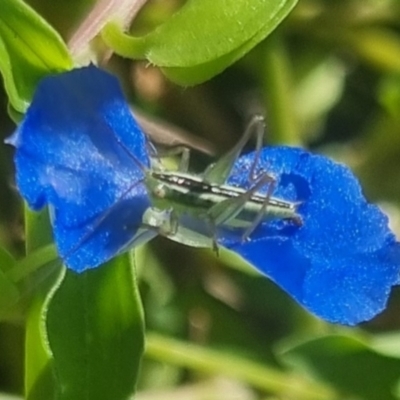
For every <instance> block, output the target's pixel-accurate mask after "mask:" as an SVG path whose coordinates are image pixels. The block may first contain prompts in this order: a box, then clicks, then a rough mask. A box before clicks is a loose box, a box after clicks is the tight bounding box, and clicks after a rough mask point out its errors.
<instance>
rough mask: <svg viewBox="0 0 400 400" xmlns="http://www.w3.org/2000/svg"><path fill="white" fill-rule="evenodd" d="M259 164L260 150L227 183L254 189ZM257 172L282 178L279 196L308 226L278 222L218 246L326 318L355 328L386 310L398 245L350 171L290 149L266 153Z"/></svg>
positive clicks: (397, 273) (397, 271)
mask: <svg viewBox="0 0 400 400" xmlns="http://www.w3.org/2000/svg"><path fill="white" fill-rule="evenodd" d="M253 162H254V153H251V154H248V155H246V156H242V157H240V158H239V159H238V161H237V162H236V163H235V166H234V168H233V171H232V173H231V176H230V177H229V179H228V183H229V184H231V185H235V186H239V187H242V188H249V182H248V176H249V171H250V168H251V166H252V164H253ZM257 169H258V172H260V171H267V172H268V173H271V174H273V175H274V176H276V178H277V188H276V190H275V192H274V194H273V195H274V196H275V197H280V198H282V199H285V200H289V201H297V202H301V204H300V206H299V209H298V213H299V214H300V215H301V217H302V220H303V224H302V226H297V225H296V224H293V223H291V222H288V221H284V220H274V221H270V222H266V223H263V224H260V225H259V226H258V227H257V229H256V230H255V231H254V232H253V234H252V237H251V240H250V241H249V242H244V243H242V242H240V241H238V240H231V239H229V237H226V238H223V237H222V238H220V239H219V241H220V243H221V244H223V245H225V246H227V247H228V248H230V249H232V250H233V251H235V252H237V253H238V254H240V255H241V256H242V257H243V258H244V259H246V260H247V261H248V262H250V263H251V264H252V265H254V266H255V268H257V269H258V270H259V271H261V272H262V273H263V274H265V275H267V276H268V277H269V278H270V279H272V280H273V281H274V282H276V283H277V284H278V285H279V286H280V287H281V288H283V289H284V290H285V291H286V292H288V293H289V294H290V295H291V296H292V297H294V298H295V299H296V300H297V301H298V302H299V303H300V304H301V305H302V306H304V307H305V308H307V309H308V310H310V311H311V312H312V313H314V314H316V315H318V316H319V317H321V318H323V319H325V320H327V321H330V322H335V323H341V324H347V325H354V324H357V323H360V322H362V321H366V320H369V319H371V318H372V317H374V316H375V315H376V314H378V313H379V312H381V311H382V310H384V308H385V306H386V302H387V299H388V297H389V294H390V290H391V287H392V286H393V285H397V284H399V283H400V282H399V278H400V244H399V243H398V242H397V241H396V238H395V236H394V235H393V233H392V232H391V231H390V230H389V228H388V219H387V217H386V216H385V215H384V214H383V213H382V212H381V211H380V210H379V208H378V207H376V206H374V205H371V204H369V203H368V202H367V201H366V200H365V198H364V196H363V194H362V192H361V188H360V185H359V184H358V182H357V180H356V178H355V177H354V175H353V174H352V173H351V171H350V170H349V169H348V168H347V167H345V166H344V165H341V164H338V163H335V162H333V161H331V160H329V159H328V158H326V157H323V156H318V155H313V154H311V153H309V152H307V151H305V150H301V149H296V148H290V147H273V148H265V149H263V150H262V152H261V155H260V158H259V162H258V166H257Z"/></svg>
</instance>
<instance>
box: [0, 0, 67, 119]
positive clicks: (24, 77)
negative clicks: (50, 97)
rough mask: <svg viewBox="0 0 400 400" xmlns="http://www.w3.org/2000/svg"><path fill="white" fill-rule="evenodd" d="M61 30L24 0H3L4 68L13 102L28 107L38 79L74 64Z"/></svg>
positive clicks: (0, 65)
mask: <svg viewBox="0 0 400 400" xmlns="http://www.w3.org/2000/svg"><path fill="white" fill-rule="evenodd" d="M71 66H72V61H71V59H70V56H69V54H68V50H67V48H66V46H65V44H64V42H63V41H62V39H61V37H60V36H59V35H58V33H57V32H56V31H55V30H54V29H53V28H52V27H51V26H50V25H49V24H48V23H47V22H46V21H45V20H44V19H42V18H41V17H40V16H39V15H38V14H36V12H35V11H34V10H32V9H31V8H30V7H29V6H28V5H27V4H25V3H24V2H23V1H21V0H2V2H1V13H0V72H1V73H2V75H3V78H4V84H5V88H6V91H7V94H8V96H9V99H10V102H11V104H12V106H13V107H14V108H15V109H16V110H17V111H20V112H23V111H25V109H26V107H27V105H28V103H29V102H30V100H31V97H32V95H33V92H34V90H35V87H36V85H37V83H38V81H39V80H40V79H41V78H43V77H44V76H45V75H48V74H50V73H56V72H60V71H63V70H67V69H69V68H71Z"/></svg>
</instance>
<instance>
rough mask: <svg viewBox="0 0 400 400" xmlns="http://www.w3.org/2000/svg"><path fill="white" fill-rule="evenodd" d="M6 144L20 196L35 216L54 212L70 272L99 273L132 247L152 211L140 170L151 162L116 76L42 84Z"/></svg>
mask: <svg viewBox="0 0 400 400" xmlns="http://www.w3.org/2000/svg"><path fill="white" fill-rule="evenodd" d="M8 143H11V144H13V145H14V146H15V147H16V148H17V151H16V155H15V164H16V171H17V185H18V188H19V191H20V192H21V194H22V196H23V197H24V198H25V200H26V201H27V202H28V204H29V206H30V207H31V208H32V209H34V210H39V209H41V208H42V207H43V206H45V205H49V206H50V211H51V213H52V218H53V226H54V236H55V240H56V243H57V247H58V251H59V254H60V255H61V257H62V258H63V259H64V261H65V263H66V264H67V265H68V266H69V267H70V268H72V269H73V270H75V271H77V272H81V271H83V270H85V269H87V268H93V267H96V266H98V265H100V264H102V263H104V262H105V261H107V260H109V259H110V258H112V257H114V256H115V255H116V254H118V253H119V252H121V251H123V250H125V249H127V248H128V247H130V245H131V244H132V243H131V242H132V240H133V238H134V236H135V233H137V230H138V228H139V226H140V224H141V221H142V214H143V212H144V211H145V210H146V208H147V207H148V206H149V200H148V198H147V192H146V189H145V187H144V185H143V178H144V173H143V170H142V169H141V168H140V167H139V165H138V163H140V164H142V165H143V166H144V167H148V166H149V157H148V154H147V149H146V143H145V138H144V136H143V133H142V132H141V130H140V128H139V126H138V125H137V123H136V122H135V120H134V119H133V117H132V115H131V112H130V110H129V107H128V105H127V103H126V101H125V99H124V96H123V94H122V91H121V88H120V86H119V84H118V81H117V79H116V78H115V77H113V76H112V75H110V74H108V73H106V72H104V71H101V70H99V69H97V68H96V67H94V66H90V67H86V68H82V69H76V70H73V71H70V72H66V73H64V74H60V75H56V76H49V77H47V78H45V79H43V81H41V83H40V84H39V86H38V88H37V90H36V93H35V96H34V98H33V101H32V103H31V105H30V107H29V109H28V111H27V113H26V115H25V118H24V120H23V121H22V123H21V124H20V125H19V127H18V129H17V131H16V132H15V133H14V135H13V136H12V137H11V138H9V139H8ZM134 157H136V161H135V160H134V159H133V158H134ZM147 233H148V234H149V235H150V236H151V235H153V236H154V233H152V232H147Z"/></svg>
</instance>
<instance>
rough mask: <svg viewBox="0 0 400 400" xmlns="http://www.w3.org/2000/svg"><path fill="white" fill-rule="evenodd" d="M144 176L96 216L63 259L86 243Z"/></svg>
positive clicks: (141, 181) (142, 180)
mask: <svg viewBox="0 0 400 400" xmlns="http://www.w3.org/2000/svg"><path fill="white" fill-rule="evenodd" d="M144 179H145V178H142V179H140V180H139V181H137V182H135V183H134V184H132V185H130V186H129V187H128V189H126V190H125V191H124V192H123V193H122V194H121V196H120V197H119V198H118V199H117V200H116V201H115V202H114V204H113V205H112V206H111V207H109V208H108V209H107V210H106V211H104V212H103V213H102V214H101V215H100V216H98V217H97V218H96V219H95V221H94V224H93V225H91V226H90V230H88V231H87V232H86V233H85V234H84V235H83V236H82V237H81V238H80V239H79V241H78V242H77V243H76V244H75V245H74V246H73V247H72V248H71V249H70V250H68V251H67V253H66V254H65V255H64V256H63V259H65V260H67V259H68V258H69V257H71V255H72V254H74V253H75V252H76V251H77V250H78V249H79V247H81V246H82V245H84V244H85V243H87V241H88V240H90V238H91V237H92V236H93V234H94V233H95V232H96V229H97V228H99V227H100V225H101V224H102V223H103V222H104V221H105V220H106V218H107V217H109V216H110V215H111V213H112V212H113V211H114V210H115V208H116V207H117V206H118V204H119V203H120V202H121V201H122V200H124V199H125V198H126V196H127V195H128V194H129V193H130V192H131V191H132V190H133V189H134V188H135V187H136V186H137V185H140V184H142V183H143V182H144Z"/></svg>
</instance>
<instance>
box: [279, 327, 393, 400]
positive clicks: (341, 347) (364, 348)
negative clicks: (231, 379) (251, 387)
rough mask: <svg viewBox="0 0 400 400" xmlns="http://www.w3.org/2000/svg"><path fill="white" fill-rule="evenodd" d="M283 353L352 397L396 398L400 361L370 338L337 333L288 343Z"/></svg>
mask: <svg viewBox="0 0 400 400" xmlns="http://www.w3.org/2000/svg"><path fill="white" fill-rule="evenodd" d="M279 355H280V358H281V359H282V360H283V361H284V362H286V363H287V364H289V365H291V366H292V367H293V368H294V369H296V370H300V371H302V372H303V373H304V372H306V373H308V374H310V375H311V376H315V377H318V378H319V379H321V380H323V381H325V382H329V383H330V384H332V385H334V387H336V388H337V389H339V390H341V391H342V392H344V393H347V394H348V396H349V397H355V398H360V399H361V398H362V399H367V400H381V399H385V400H391V399H393V400H394V399H395V398H396V397H394V394H393V391H392V389H393V387H394V386H395V384H396V382H397V381H398V379H399V371H400V360H399V359H398V358H395V357H390V356H388V355H387V354H384V353H383V352H381V351H377V350H376V349H375V348H374V341H373V339H372V340H368V337H366V338H365V337H363V336H356V335H355V334H353V335H345V334H334V335H327V336H323V337H319V338H316V339H311V340H306V341H304V342H299V341H297V343H286V344H285V345H283V346H281V348H280V351H279ZM343 397H346V396H343Z"/></svg>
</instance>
